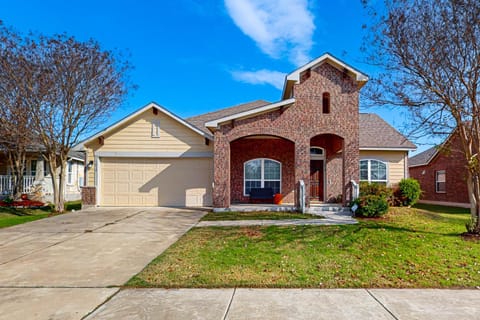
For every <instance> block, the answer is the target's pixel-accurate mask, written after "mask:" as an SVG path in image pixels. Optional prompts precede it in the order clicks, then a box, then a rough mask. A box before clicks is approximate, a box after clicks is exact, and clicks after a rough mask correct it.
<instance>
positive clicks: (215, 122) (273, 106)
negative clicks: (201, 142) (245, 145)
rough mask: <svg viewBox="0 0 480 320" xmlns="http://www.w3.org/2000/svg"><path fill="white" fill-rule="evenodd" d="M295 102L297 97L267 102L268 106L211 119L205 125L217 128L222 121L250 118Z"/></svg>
mask: <svg viewBox="0 0 480 320" xmlns="http://www.w3.org/2000/svg"><path fill="white" fill-rule="evenodd" d="M294 102H295V98H291V99H287V100H282V101H279V102H275V103H272V104H267V105H266V106H263V107H260V108H256V109H252V110H248V111H244V112H240V113H236V114H232V115H230V116H227V117H223V118H220V119H216V120H212V121H209V122H207V123H205V126H206V127H207V128H216V127H217V126H218V125H219V124H220V123H223V122H227V121H231V120H235V119H240V118H248V117H250V116H254V115H256V114H259V113H264V112H267V111H270V110H273V109H277V108H281V107H283V106H286V105H289V104H292V103H294Z"/></svg>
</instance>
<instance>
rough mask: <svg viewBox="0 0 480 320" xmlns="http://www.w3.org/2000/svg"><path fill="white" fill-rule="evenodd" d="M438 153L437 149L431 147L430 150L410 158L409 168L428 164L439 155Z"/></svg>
mask: <svg viewBox="0 0 480 320" xmlns="http://www.w3.org/2000/svg"><path fill="white" fill-rule="evenodd" d="M437 151H438V149H437V147H431V148H430V149H427V150H425V151H423V152H420V153H419V154H417V155H415V156H413V157H411V158H408V166H409V167H413V166H421V165H424V164H428V161H429V160H430V159H431V158H432V157H433V156H434V155H435V154H436V153H437Z"/></svg>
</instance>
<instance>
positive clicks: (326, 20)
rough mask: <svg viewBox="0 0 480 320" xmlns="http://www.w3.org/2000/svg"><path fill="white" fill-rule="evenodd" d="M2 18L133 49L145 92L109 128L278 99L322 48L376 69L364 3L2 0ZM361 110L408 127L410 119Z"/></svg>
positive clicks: (24, 27) (135, 76)
mask: <svg viewBox="0 0 480 320" xmlns="http://www.w3.org/2000/svg"><path fill="white" fill-rule="evenodd" d="M0 19H1V20H3V21H4V23H6V24H7V25H9V26H12V27H14V28H15V29H17V30H19V31H21V32H28V31H36V32H41V33H44V34H54V33H62V32H66V33H67V34H69V35H73V36H75V37H77V38H78V39H80V40H86V39H88V38H94V39H96V40H98V41H99V42H100V44H101V45H102V46H103V48H104V49H118V50H120V51H122V52H124V53H128V54H129V55H130V58H129V60H130V61H131V63H132V64H133V66H134V68H135V69H134V70H133V71H132V72H131V78H132V81H133V82H134V83H135V84H136V85H138V89H137V90H135V91H133V92H131V94H130V96H129V97H128V99H127V101H126V102H125V104H124V105H123V106H121V107H120V108H119V109H118V110H117V111H116V112H115V114H113V115H112V118H111V120H110V123H111V122H113V121H116V120H118V119H120V118H122V117H124V116H125V115H127V114H128V113H130V112H132V111H134V110H135V109H138V108H140V107H142V106H144V105H145V104H147V103H148V102H150V101H155V102H157V103H159V104H160V105H162V106H164V107H166V108H167V109H169V110H171V111H172V112H174V113H176V114H177V115H179V116H182V117H188V116H193V115H197V114H201V113H204V112H209V111H214V110H217V109H220V108H224V107H228V106H232V105H236V104H240V103H243V102H248V101H252V100H257V99H263V100H267V101H271V102H274V101H277V100H279V99H280V95H281V86H282V82H283V77H284V75H285V74H287V73H289V72H291V71H293V70H295V69H296V68H297V67H298V66H300V65H302V64H303V63H305V62H307V61H308V60H310V59H313V58H315V57H318V56H320V55H322V54H323V53H324V52H330V53H332V54H333V55H335V56H337V57H339V58H341V59H342V60H344V61H345V62H347V63H349V64H351V65H352V66H354V67H356V68H357V69H360V70H362V71H363V72H365V73H367V74H371V73H372V72H374V71H373V69H372V68H371V67H370V66H369V65H368V64H365V63H363V62H362V61H364V57H363V56H362V53H361V52H360V46H361V42H362V25H363V24H364V23H366V22H368V16H367V15H366V13H365V12H364V10H363V8H362V6H361V4H360V0H337V1H325V0H318V1H309V0H225V1H222V0H218V1H213V0H175V1H154V0H150V1H147V0H135V1H134V0H115V1H110V0H97V1H92V0H83V1H65V0H63V1H60V0H38V1H37V0H30V1H28V0H3V1H1V2H0ZM362 111H366V112H376V113H378V114H380V115H381V116H382V117H383V118H384V119H385V120H387V121H388V122H389V123H390V124H392V125H394V126H395V127H396V128H397V129H400V130H401V129H402V127H403V126H404V123H405V119H406V116H405V115H404V114H403V113H401V112H399V111H396V112H393V111H391V110H388V109H381V108H377V109H373V110H372V109H368V110H365V109H362ZM421 149H424V148H421Z"/></svg>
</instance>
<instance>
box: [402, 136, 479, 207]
mask: <svg viewBox="0 0 480 320" xmlns="http://www.w3.org/2000/svg"><path fill="white" fill-rule="evenodd" d="M440 170H445V175H446V183H445V188H446V189H445V190H446V192H445V193H437V192H436V190H435V172H436V171H440ZM409 173H410V177H412V178H415V179H417V180H418V181H419V183H420V187H421V189H422V191H423V193H422V196H421V198H420V199H422V200H429V201H445V202H459V203H469V202H470V201H469V199H468V187H467V182H466V178H467V169H466V160H465V158H464V156H463V153H462V151H461V149H460V141H459V139H458V137H457V136H453V137H452V138H451V139H450V141H449V142H448V143H447V147H446V149H445V151H443V152H442V151H440V152H439V153H438V154H437V156H435V158H434V159H433V160H432V161H430V163H429V164H428V165H426V166H419V167H412V168H409Z"/></svg>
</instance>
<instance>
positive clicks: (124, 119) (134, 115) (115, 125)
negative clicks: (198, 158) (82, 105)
mask: <svg viewBox="0 0 480 320" xmlns="http://www.w3.org/2000/svg"><path fill="white" fill-rule="evenodd" d="M150 108H155V109H157V110H158V111H160V112H162V113H163V114H165V115H167V116H169V117H170V118H172V119H174V120H176V121H177V122H180V123H181V124H183V125H184V126H186V127H187V128H189V129H191V130H193V131H194V132H196V133H198V134H199V135H201V136H203V137H205V138H207V139H209V140H212V141H213V136H212V135H210V134H207V133H206V132H203V131H202V130H200V129H198V128H197V127H195V126H193V125H191V124H190V123H188V122H187V121H185V120H183V119H182V118H180V117H179V116H177V115H175V114H174V113H172V112H170V111H168V110H167V109H165V108H163V107H161V106H159V105H158V104H156V103H155V102H151V103H149V104H147V105H146V106H145V107H143V108H141V109H140V110H138V111H135V112H133V113H131V114H130V115H128V116H126V117H125V118H123V119H121V120H120V121H118V122H116V123H114V124H113V125H111V126H110V127H108V128H106V129H104V130H102V131H100V132H98V133H96V134H95V135H93V136H91V137H90V138H88V139H86V140H85V141H83V143H82V144H83V145H85V144H86V143H88V142H90V141H92V140H95V139H97V138H98V137H101V136H103V135H104V134H105V133H107V132H109V131H111V130H114V129H116V128H118V127H120V126H121V125H123V124H124V123H126V122H128V121H130V120H131V119H133V118H134V117H136V116H138V115H139V114H141V113H143V112H145V111H147V110H148V109H150Z"/></svg>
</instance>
